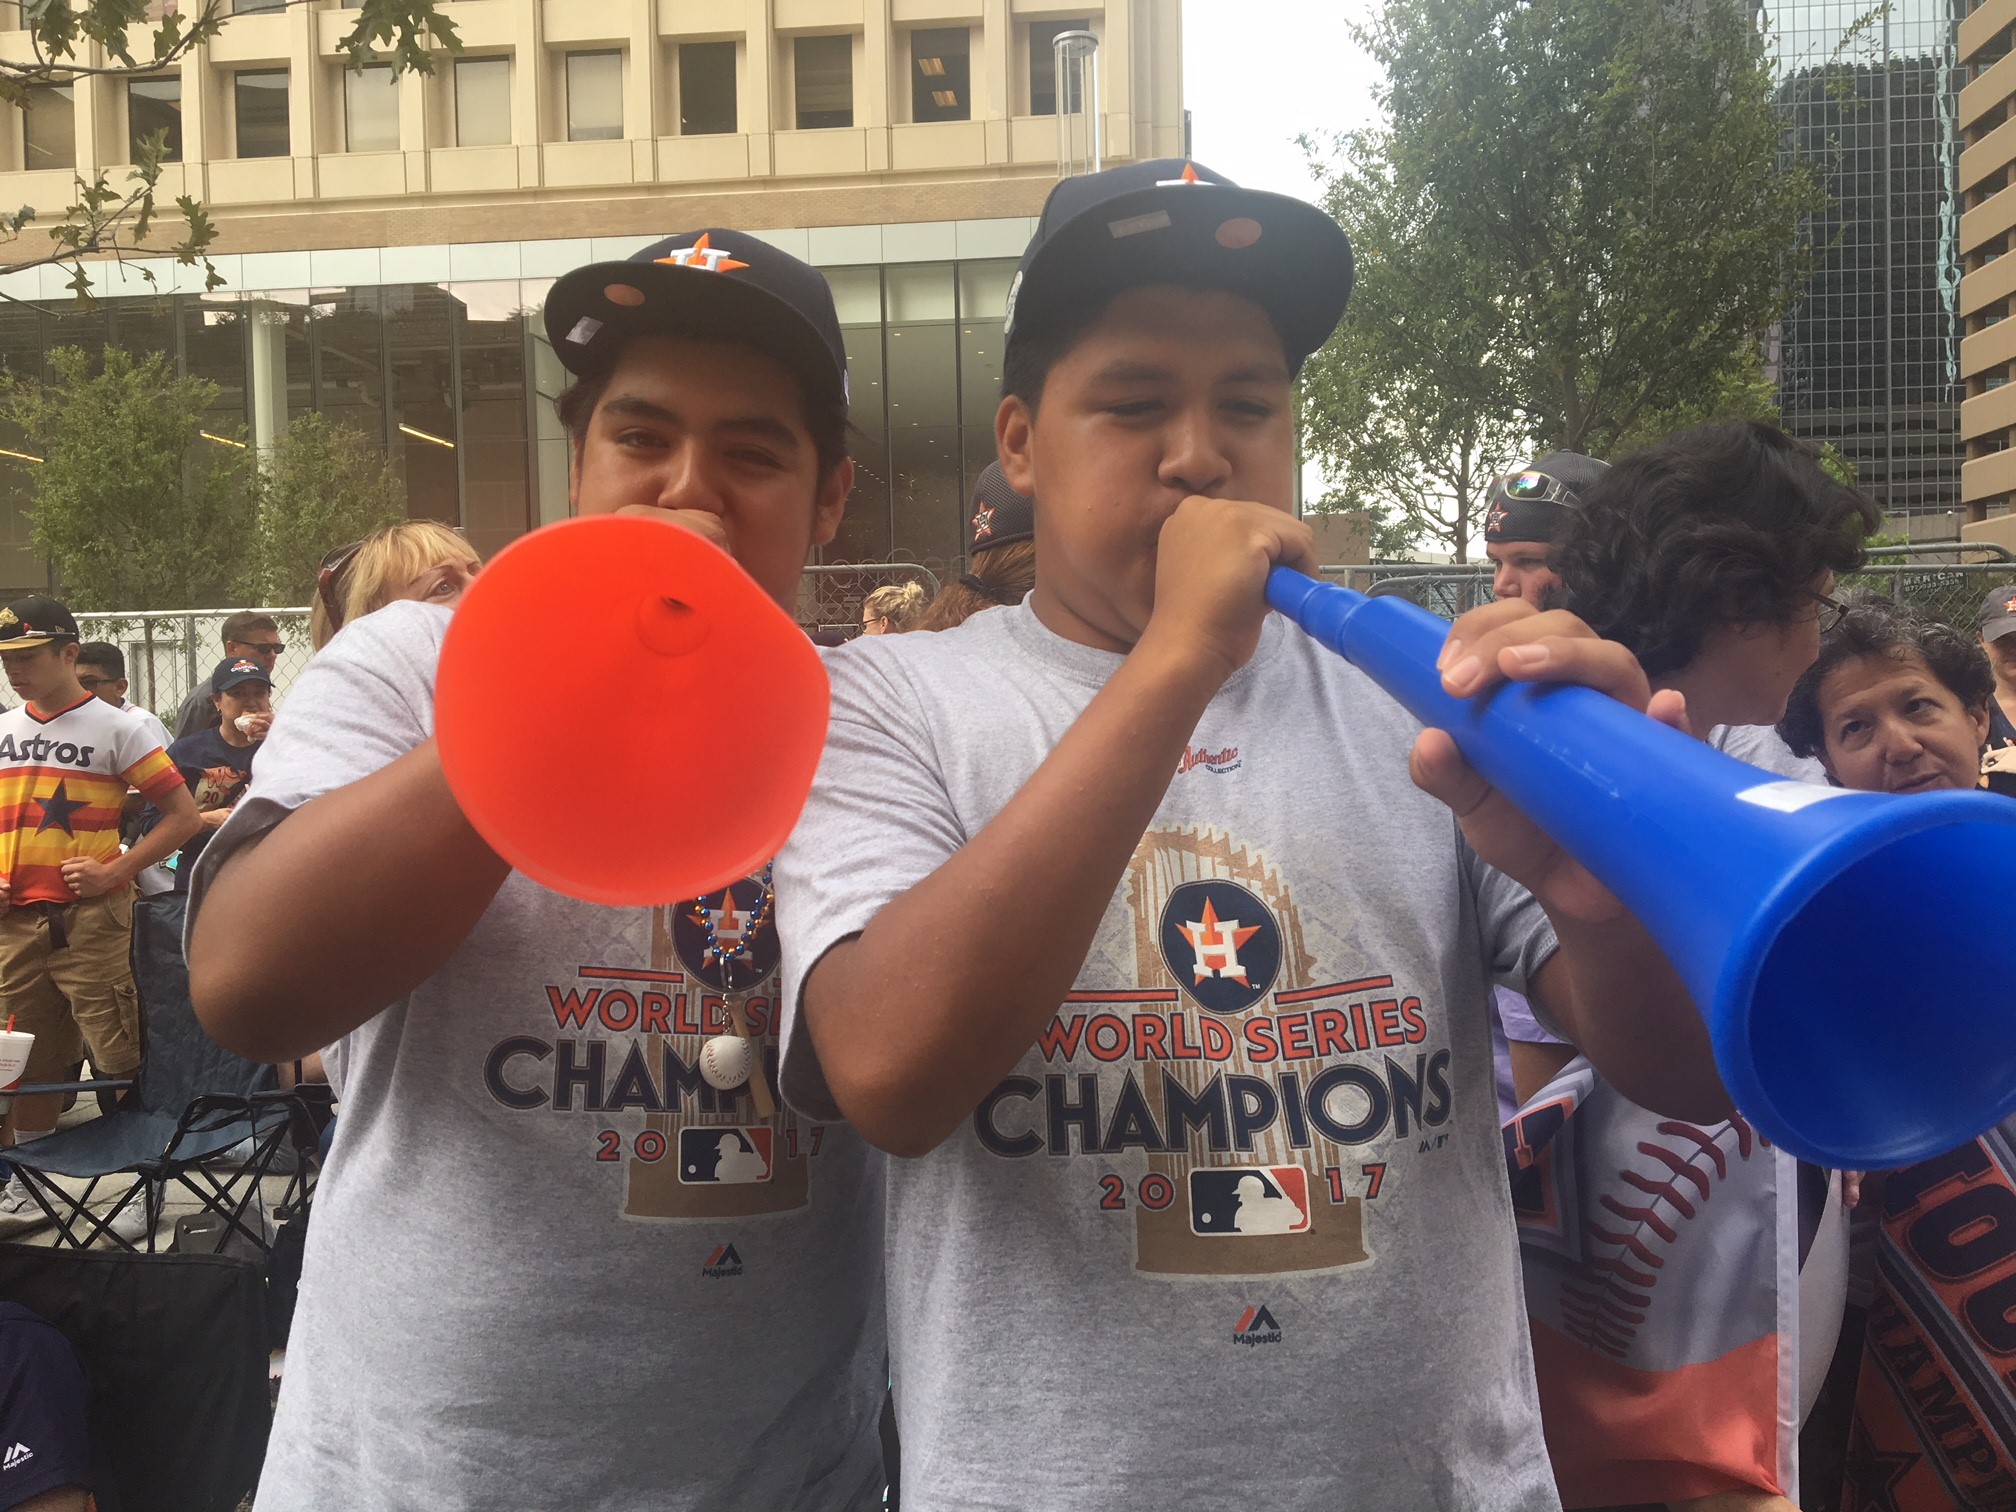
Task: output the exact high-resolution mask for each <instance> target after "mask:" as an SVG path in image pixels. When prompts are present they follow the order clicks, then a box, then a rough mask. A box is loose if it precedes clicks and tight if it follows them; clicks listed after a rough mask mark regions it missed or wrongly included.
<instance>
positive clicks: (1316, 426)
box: [1300, 142, 1528, 562]
mask: <svg viewBox="0 0 2016 1512" xmlns="http://www.w3.org/2000/svg"><path fill="white" fill-rule="evenodd" d="M1344 155H1345V156H1346V157H1349V156H1352V153H1351V150H1350V148H1349V146H1348V142H1347V145H1346V150H1345V154H1344ZM1354 181H1355V185H1356V188H1355V190H1354V192H1352V193H1349V194H1345V193H1343V192H1341V191H1340V189H1339V186H1338V185H1337V183H1336V182H1335V181H1333V182H1332V183H1331V185H1330V200H1331V205H1330V208H1331V211H1332V213H1333V214H1335V215H1337V216H1338V218H1339V219H1340V221H1342V222H1343V224H1344V225H1345V227H1346V229H1347V230H1348V231H1349V232H1350V234H1351V242H1352V247H1353V250H1354V253H1355V256H1356V265H1357V283H1356V287H1355V288H1354V289H1353V290H1352V294H1351V307H1350V309H1349V311H1347V312H1346V315H1345V319H1344V321H1343V323H1342V324H1341V325H1340V326H1339V327H1338V329H1337V332H1336V334H1335V335H1334V336H1332V337H1331V339H1330V341H1329V343H1328V344H1327V345H1325V347H1324V348H1323V350H1322V351H1321V352H1319V353H1317V354H1316V356H1315V357H1313V358H1312V359H1311V360H1310V361H1309V362H1308V363H1307V364H1306V365H1305V366H1304V368H1303V370H1302V381H1301V389H1300V399H1301V419H1302V442H1303V447H1304V450H1305V452H1306V453H1307V454H1308V455H1310V456H1313V457H1315V458H1316V459H1318V460H1319V461H1320V462H1321V463H1322V464H1323V466H1324V470H1325V472H1326V473H1328V474H1329V476H1330V477H1332V478H1333V479H1335V480H1337V485H1338V486H1337V487H1336V488H1335V489H1334V490H1333V491H1332V492H1331V493H1329V494H1327V495H1326V496H1325V497H1324V499H1323V500H1321V501H1320V502H1319V503H1318V504H1317V505H1316V506H1315V507H1316V508H1317V509H1318V510H1319V511H1320V510H1327V509H1357V510H1363V511H1365V512H1366V513H1368V514H1370V515H1371V516H1372V518H1373V522H1374V523H1373V548H1374V552H1375V554H1376V555H1381V556H1405V555H1407V554H1409V553H1411V552H1412V551H1413V550H1414V549H1415V548H1417V547H1419V546H1421V545H1423V544H1424V543H1425V544H1432V545H1433V546H1434V547H1435V548H1436V549H1438V550H1440V551H1444V552H1446V553H1448V554H1449V555H1450V556H1451V557H1453V558H1454V559H1455V560H1456V561H1458V562H1465V561H1468V560H1469V550H1470V542H1471V541H1472V540H1473V539H1474V538H1475V536H1476V534H1477V532H1478V529H1479V527H1480V526H1481V525H1482V523H1483V511H1484V507H1485V503H1486V500H1487V497H1488V494H1489V489H1490V484H1491V481H1492V479H1494V478H1496V477H1499V476H1501V475H1502V474H1504V473H1505V472H1507V471H1509V470H1510V469H1511V468H1513V467H1514V466H1516V465H1517V464H1518V462H1519V461H1520V459H1521V457H1522V454H1523V453H1524V452H1525V451H1526V449H1527V444H1528V443H1527V430H1526V426H1525V424H1524V423H1523V421H1522V419H1521V417H1520V416H1519V415H1518V414H1517V413H1516V412H1512V411H1509V410H1507V409H1505V408H1503V407H1499V406H1494V405H1493V404H1491V403H1489V402H1488V401H1487V400H1485V399H1483V398H1481V397H1479V396H1478V394H1477V393H1476V392H1475V391H1474V390H1473V389H1470V388H1466V387H1463V386H1457V385H1451V384H1448V383H1447V382H1446V381H1445V379H1446V374H1447V372H1448V370H1449V369H1451V368H1463V369H1466V370H1472V371H1475V370H1480V369H1483V368H1485V367H1487V366H1488V365H1490V364H1492V363H1494V362H1496V361H1497V360H1498V356H1497V353H1496V352H1495V350H1494V346H1493V343H1494V341H1495V340H1496V339H1497V334H1498V333H1497V329H1496V322H1495V318H1494V316H1493V313H1492V306H1493V291H1492V290H1491V289H1490V288H1489V287H1488V286H1487V285H1486V284H1485V282H1484V272H1483V269H1482V268H1481V266H1480V264H1479V263H1478V261H1477V260H1476V259H1474V258H1470V257H1469V256H1468V255H1467V253H1466V251H1465V249H1464V248H1463V247H1461V246H1460V245H1457V244H1455V243H1451V242H1447V241H1438V240H1436V239H1435V238H1434V237H1433V236H1432V235H1431V234H1430V231H1431V223H1432V214H1431V211H1432V202H1431V201H1430V200H1429V199H1428V197H1427V196H1425V195H1423V194H1421V193H1419V192H1418V191H1410V190H1408V189H1406V188H1405V187H1404V186H1402V185H1401V184H1400V183H1399V182H1398V181H1397V180H1396V179H1395V177H1394V176H1393V174H1392V173H1391V171H1390V170H1387V169H1382V168H1381V167H1380V166H1379V165H1377V164H1376V163H1374V162H1371V161H1369V160H1367V162H1366V166H1365V167H1363V168H1362V169H1360V170H1359V171H1358V172H1357V173H1356V174H1355V176H1354Z"/></svg>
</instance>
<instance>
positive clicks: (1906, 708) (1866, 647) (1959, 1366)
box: [1778, 595, 2016, 1512]
mask: <svg viewBox="0 0 2016 1512" xmlns="http://www.w3.org/2000/svg"><path fill="white" fill-rule="evenodd" d="M1994 697H1995V677H1994V673H1993V672H1992V671H1991V670H1990V668H1989V665H1988V660H1987V655H1986V653H1985V652H1984V651H1983V650H1982V647H1981V644H1980V642H1978V641H1977V640H1975V639H1974V638H1973V637H1972V636H1969V635H1967V634H1965V633H1964V632H1962V631H1959V630H1956V629H1954V628H1953V627H1952V626H1951V625H1948V624H1945V623H1943V622H1942V621H1940V620H1937V619H1934V618H1933V617H1932V616H1931V615H1929V614H1927V613H1925V612H1924V611H1922V610H1920V609H1917V608H1914V607H1912V606H1911V605H1908V604H1897V603H1893V602H1891V601H1890V600H1889V599H1885V598H1878V597H1875V596H1874V595H1869V596H1862V597H1858V598H1856V599H1855V600H1854V601H1853V602H1851V603H1850V604H1849V606H1848V611H1847V613H1846V614H1845V615H1844V616H1843V617H1842V619H1841V623H1840V624H1838V625H1836V626H1835V627H1834V628H1833V629H1831V630H1829V631H1828V632H1827V635H1826V638H1825V639H1824V641H1823V642H1822V643H1821V647H1820V655H1819V657H1818V659H1817V660H1815V662H1814V663H1813V665H1812V666H1811V667H1809V668H1808V669H1807V671H1806V674H1805V675H1804V676H1803V677H1801V678H1800V679H1799V684H1798V686H1797V687H1795V688H1794V689H1793V690H1792V698H1791V702H1790V704H1789V705H1788V706H1787V708H1786V710H1785V719H1784V721H1783V722H1782V723H1781V724H1780V725H1779V726H1778V730H1779V733H1780V734H1781V735H1783V736H1784V737H1785V743H1786V744H1787V745H1789V746H1791V748H1792V749H1793V750H1795V751H1798V752H1800V753H1802V754H1809V755H1812V756H1816V757H1818V758H1819V760H1820V763H1821V765H1822V766H1823V767H1825V768H1826V771H1827V776H1828V778H1829V779H1830V780H1831V781H1833V782H1834V783H1835V784H1836V785H1837V786H1839V787H1844V788H1853V789H1856V790H1857V791H1862V792H1878V793H1934V792H1942V791H1943V792H1951V791H1956V790H1957V791H1965V790H1967V789H1969V788H1973V787H1976V786H1977V785H1979V784H1980V783H1981V781H1982V776H1981V753H1982V748H1983V746H1984V745H1985V743H1986V742H1987V739H1988V731H1989V708H1990V705H1991V703H1992V702H1993V700H1994ZM1981 801H1982V802H1984V803H1993V802H1999V801H2001V800H2000V799H1999V798H1994V797H1990V796H1989V795H1987V794H1983V795H1982V799H1981ZM1896 944H1897V948H1899V949H1901V950H1910V949H1911V948H1912V942H1911V940H1910V939H1908V938H1899V939H1898V940H1897V942H1896ZM1861 1211H1862V1212H1863V1213H1865V1214H1868V1215H1869V1218H1870V1222H1871V1224H1872V1226H1873V1227H1874V1229H1875V1256H1876V1259H1875V1265H1874V1267H1873V1270H1874V1275H1873V1277H1872V1279H1871V1283H1870V1286H1871V1290H1872V1291H1873V1298H1872V1299H1871V1301H1870V1305H1869V1308H1868V1312H1867V1315H1866V1318H1867V1325H1866V1330H1865V1331H1863V1335H1862V1344H1861V1350H1860V1354H1861V1371H1860V1375H1859V1377H1858V1378H1857V1380H1856V1384H1855V1398H1854V1423H1853V1426H1852V1428H1851V1431H1850V1432H1849V1434H1848V1448H1847V1484H1848V1486H1849V1487H1851V1488H1854V1494H1853V1496H1852V1498H1851V1499H1850V1500H1848V1501H1847V1502H1844V1504H1843V1505H1844V1506H1847V1507H1852V1508H1870V1507H1896V1508H1901V1509H1904V1512H1915V1509H1918V1508H1933V1507H1936V1508H1939V1509H1941V1512H1946V1509H1953V1512H1985V1509H1987V1508H1997V1509H2002V1508H2007V1507H2010V1506H2011V1505H2016V1427H2012V1424H2016V1390H2012V1383H2016V1334H2012V1330H2011V1328H2010V1326H2009V1304H2008V1300H2007V1299H2008V1296H2009V1290H2010V1287H2011V1286H2012V1285H2016V1281H2012V1277H2016V1264H2012V1263H2011V1247H2010V1244H2009V1242H2008V1241H2009V1230H2010V1225H2009V1224H2008V1223H2007V1222H2005V1221H2004V1220H2003V1218H2002V1217H2001V1215H2004V1214H2008V1213H2011V1212H2016V1119H2007V1120H2004V1121H2003V1122H2002V1123H2001V1124H1999V1125H1997V1126H1996V1127H1995V1128H1993V1129H1990V1130H1989V1131H1988V1132H1987V1133H1986V1134H1983V1135H1982V1136H1981V1137H1980V1138H1979V1139H1975V1140H1971V1141H1969V1142H1968V1143H1967V1144H1965V1145H1962V1146H1961V1147H1960V1148H1959V1149H1957V1150H1951V1151H1948V1152H1947V1153H1946V1154H1944V1155H1938V1156H1935V1157H1933V1158H1932V1159H1930V1160H1924V1161H1920V1162H1918V1163H1917V1164H1916V1165H1911V1166H1906V1167H1904V1168H1903V1169H1902V1170H1897V1171H1885V1172H1872V1173H1871V1174H1870V1175H1868V1176H1866V1177H1864V1178H1863V1202H1862V1206H1861ZM1855 1327H1856V1324H1855V1321H1854V1319H1853V1315H1852V1314H1851V1322H1850V1337H1851V1338H1852V1336H1853V1332H1852V1331H1853V1330H1854V1329H1855Z"/></svg>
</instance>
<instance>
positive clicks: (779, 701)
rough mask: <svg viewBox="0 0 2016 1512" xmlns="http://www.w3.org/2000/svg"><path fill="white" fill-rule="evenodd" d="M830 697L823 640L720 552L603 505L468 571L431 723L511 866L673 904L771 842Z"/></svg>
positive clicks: (453, 786)
mask: <svg viewBox="0 0 2016 1512" xmlns="http://www.w3.org/2000/svg"><path fill="white" fill-rule="evenodd" d="M829 699H830V693H829V689H828V686H827V681H826V669H825V667H824V666H822V665H821V664H820V660H819V653H818V650H817V649H816V648H815V647H814V646H813V644H812V642H811V641H810V640H809V639H807V637H806V635H805V632H804V631H803V630H801V629H799V628H798V626H797V625H796V624H795V623H793V621H792V619H791V617H790V616H789V615H788V614H786V613H785V612H784V611H783V610H782V609H780V608H778V607H777V605H776V604H775V603H774V602H773V601H772V600H771V598H770V597H769V595H768V594H766V593H764V591H763V590H762V589H761V588H759V587H758V586H757V585H756V583H755V582H754V580H752V579H751V578H750V576H749V575H748V574H747V573H746V572H744V571H743V570H742V569H741V568H740V567H739V566H737V565H736V564H735V561H734V559H733V558H731V557H730V556H729V555H728V554H727V553H726V552H724V551H722V550H720V549H719V548H718V547H716V546H714V545H713V544H711V543H710V542H708V541H705V540H702V539H701V538H700V537H699V536H697V535H694V534H693V533H692V532H690V531H686V530H680V529H677V528H676V527H673V526H670V525H667V524H665V523H664V522H662V521H658V520H650V519H641V518H635V517H630V516H615V515H605V516H598V517H593V518H588V519H580V520H569V521H565V522H563V523H560V524H556V525H548V526H545V527H543V528H542V529H539V530H536V531H534V532H532V533H531V534H530V535H528V536H525V537H523V538H522V539H521V540H518V541H516V542H514V543H513V544H512V545H510V546H508V547H506V548H505V549H504V550H503V551H501V552H499V553H498V554H497V557H496V559H495V560H494V561H492V562H491V563H490V564H489V565H488V566H487V567H485V568H484V569H483V571H482V573H481V574H480V575H479V576H478V577H477V578H476V580H475V582H473V583H472V584H471V585H470V587H469V591H468V594H467V595H466V596H465V597H464V598H463V600H462V603H461V605H460V606H459V607H458V608H457V609H456V611H455V617H454V619H453V620H452V621H451V622H450V624H449V627H448V635H447V639H446V641H445V642H444V643H443V645H442V648H441V667H440V675H439V679H438V682H437V686H436V692H435V738H436V741H437V743H438V746H439V749H440V753H441V767H442V770H443V772H444V773H445V774H446V776H447V779H448V786H449V788H450V790H451V791H452V792H453V793H454V795H455V801H456V802H457V803H459V804H460V805H461V806H462V811H463V813H464V814H466V815H467V816H468V819H469V822H470V823H471V824H472V825H474V826H475V828H476V831H477V833H478V834H480V835H482V837H483V838H484V839H485V840H486V841H488V842H489V844H490V845H491V847H492V848H493V849H495V850H496V852H497V854H498V855H500V856H502V857H503V858H504V859H505V860H506V861H508V862H510V863H511V865H512V866H513V867H515V868H516V869H517V870H519V871H521V872H523V873H524V874H525V875H526V876H528V877H530V878H531V879H532V880H533V881H535V882H538V883H541V884H543V885H544V886H546V887H550V888H552V889H553V890H554V891H555V892H561V893H566V894H567V895H568V896H570V897H575V898H582V899H586V900H587V901H589V902H591V903H607V904H615V905H619V906H639V905H651V904H659V903H673V902H677V901H678V900H680V899H682V898H695V897H699V896H701V895H702V894H705V893H710V892H714V891H717V890H719V889H720V888H723V887H725V886H727V885H728V884H729V883H730V882H733V881H734V880H736V879H737V878H739V877H744V876H747V875H749V874H750V873H751V872H754V871H756V870H757V869H758V868H760V867H761V866H762V865H763V864H764V863H765V862H766V861H768V860H769V859H770V858H771V857H772V856H774V855H775V854H776V853H777V851H778V849H779V848H780V847H781V846H782V845H783V844H784V840H785V837H786V836H787V835H789V834H790V833H791V827H792V826H793V825H794V824H796V823H797V822H798V814H799V811H800V810H801V809H803V808H804V806H805V799H806V795H807V794H808V793H810V792H811V789H812V774H813V772H814V771H815V770H816V769H817V768H818V765H819V754H820V752H821V750H822V749H823V748H824V746H825V742H826V719H827V709H828V704H829Z"/></svg>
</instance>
